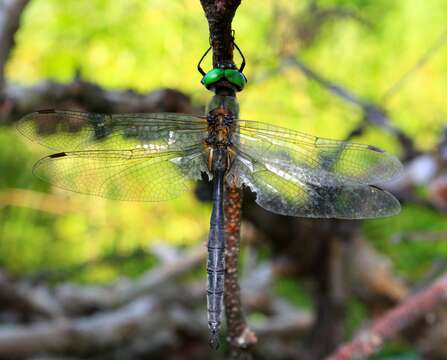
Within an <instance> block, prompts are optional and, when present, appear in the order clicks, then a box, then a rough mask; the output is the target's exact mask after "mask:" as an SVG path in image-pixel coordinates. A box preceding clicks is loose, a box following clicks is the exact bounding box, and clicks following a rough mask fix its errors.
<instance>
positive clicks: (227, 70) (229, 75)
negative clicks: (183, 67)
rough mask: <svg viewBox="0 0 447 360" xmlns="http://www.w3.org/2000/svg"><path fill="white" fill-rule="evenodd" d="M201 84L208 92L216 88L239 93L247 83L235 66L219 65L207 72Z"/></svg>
mask: <svg viewBox="0 0 447 360" xmlns="http://www.w3.org/2000/svg"><path fill="white" fill-rule="evenodd" d="M201 83H202V84H203V85H204V86H205V87H206V88H207V89H208V90H215V89H216V88H218V87H223V88H225V87H231V88H233V89H234V90H235V91H241V90H243V89H244V87H245V84H246V83H247V78H246V77H245V75H244V74H243V73H242V72H241V71H240V70H239V69H237V68H236V66H235V65H233V64H221V65H219V66H218V67H216V68H214V69H212V70H210V71H208V72H207V73H206V74H205V75H204V76H203V78H202V80H201Z"/></svg>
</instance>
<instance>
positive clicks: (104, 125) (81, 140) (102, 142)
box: [17, 110, 207, 151]
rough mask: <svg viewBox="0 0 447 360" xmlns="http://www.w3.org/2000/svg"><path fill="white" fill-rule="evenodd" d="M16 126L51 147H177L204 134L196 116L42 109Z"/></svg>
mask: <svg viewBox="0 0 447 360" xmlns="http://www.w3.org/2000/svg"><path fill="white" fill-rule="evenodd" d="M17 128H18V130H19V132H21V133H22V134H23V135H24V136H26V137H27V138H29V139H30V140H33V141H36V142H38V143H40V144H42V145H44V146H46V147H48V148H51V149H53V150H58V151H62V150H86V149H89V150H113V149H115V150H120V149H135V148H144V149H159V150H160V149H162V150H180V149H185V148H189V147H190V146H192V145H196V144H197V143H199V142H200V141H202V140H203V138H204V137H205V136H206V129H207V122H206V119H205V118H203V117H200V116H194V115H185V114H173V113H150V114H116V115H106V114H96V113H84V112H77V111H62V110H42V111H37V112H33V113H31V114H28V115H26V116H25V117H23V118H22V119H21V120H20V121H19V122H18V123H17Z"/></svg>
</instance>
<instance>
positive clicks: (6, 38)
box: [0, 0, 29, 98]
mask: <svg viewBox="0 0 447 360" xmlns="http://www.w3.org/2000/svg"><path fill="white" fill-rule="evenodd" d="M28 2H29V0H3V1H2V2H1V3H0V98H1V95H2V90H3V87H4V83H5V65H6V62H7V61H8V58H9V54H10V52H11V49H12V48H13V47H14V45H15V42H14V36H15V34H16V32H17V30H18V29H19V26H20V17H21V15H22V12H23V10H24V9H25V7H26V5H27V4H28Z"/></svg>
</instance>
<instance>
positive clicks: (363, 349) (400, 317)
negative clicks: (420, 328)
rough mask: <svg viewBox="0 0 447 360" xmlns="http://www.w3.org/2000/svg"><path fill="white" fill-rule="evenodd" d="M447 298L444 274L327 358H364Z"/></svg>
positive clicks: (332, 359) (328, 359)
mask: <svg viewBox="0 0 447 360" xmlns="http://www.w3.org/2000/svg"><path fill="white" fill-rule="evenodd" d="M446 300H447V275H444V276H443V277H441V278H440V279H439V280H438V281H436V282H435V283H434V284H433V285H432V286H430V287H429V288H427V289H426V290H424V291H421V292H419V293H418V294H416V295H413V296H412V297H410V298H408V299H407V300H406V301H405V302H403V303H402V304H400V305H398V306H397V307H396V308H394V309H392V310H390V311H388V312H387V313H385V315H383V316H382V317H381V318H380V319H378V320H376V321H374V322H373V324H372V325H371V326H370V327H369V328H368V329H366V330H364V331H362V332H361V333H360V334H359V335H358V336H357V337H355V338H354V340H353V341H351V342H349V343H347V344H344V345H343V346H341V347H340V348H339V349H338V350H337V351H336V352H335V353H334V354H333V355H331V356H329V357H328V358H327V360H348V359H365V358H367V357H368V356H369V355H372V354H374V353H375V352H376V351H377V350H378V349H380V347H381V346H382V345H383V344H384V342H385V341H387V340H390V339H392V338H393V337H395V336H396V335H397V334H399V333H400V332H401V331H402V330H404V329H405V328H407V327H408V326H409V325H411V324H413V323H414V322H415V321H416V320H418V319H420V318H421V317H423V316H424V315H426V314H427V313H429V312H430V311H433V310H435V309H436V308H437V307H438V306H440V305H441V304H443V303H445V302H446Z"/></svg>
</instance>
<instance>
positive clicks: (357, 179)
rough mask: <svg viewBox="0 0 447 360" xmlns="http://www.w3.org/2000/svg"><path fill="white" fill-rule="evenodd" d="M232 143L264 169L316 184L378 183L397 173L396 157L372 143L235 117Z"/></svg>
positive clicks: (399, 164)
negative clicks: (315, 133)
mask: <svg viewBox="0 0 447 360" xmlns="http://www.w3.org/2000/svg"><path fill="white" fill-rule="evenodd" d="M233 138H234V143H235V145H236V147H237V148H238V149H239V150H240V151H241V152H242V153H244V154H246V155H248V156H249V157H250V158H252V159H254V160H256V161H257V162H260V163H262V164H265V166H266V167H267V169H268V170H271V171H273V172H284V173H287V174H289V175H290V176H293V177H295V178H298V179H300V181H302V182H304V183H309V184H314V185H317V186H341V185H364V184H367V185H370V184H381V183H384V182H387V181H390V180H392V179H395V178H397V177H398V176H400V174H401V172H402V164H401V163H400V162H399V160H398V159H397V158H396V157H395V156H393V155H390V154H387V153H385V152H384V151H383V150H381V149H378V148H376V147H374V146H370V145H363V144H356V143H350V142H345V141H337V140H331V139H325V138H318V137H314V136H311V135H307V134H304V133H300V132H298V131H293V130H289V129H285V128H281V127H277V126H274V125H269V124H264V123H260V122H256V121H246V120H239V121H238V122H237V129H236V133H235V134H234V135H233Z"/></svg>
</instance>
